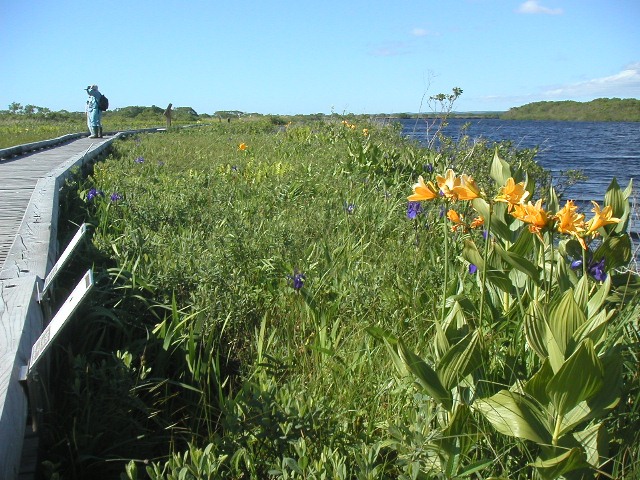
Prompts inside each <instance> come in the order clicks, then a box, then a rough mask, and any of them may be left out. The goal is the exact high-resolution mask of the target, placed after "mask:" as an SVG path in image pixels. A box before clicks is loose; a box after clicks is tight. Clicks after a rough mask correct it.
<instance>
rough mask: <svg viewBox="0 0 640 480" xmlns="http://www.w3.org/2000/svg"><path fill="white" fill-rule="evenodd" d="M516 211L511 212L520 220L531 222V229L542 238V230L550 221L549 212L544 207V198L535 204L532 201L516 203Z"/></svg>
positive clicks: (514, 207)
mask: <svg viewBox="0 0 640 480" xmlns="http://www.w3.org/2000/svg"><path fill="white" fill-rule="evenodd" d="M513 209H514V211H513V212H512V213H511V215H513V216H514V217H516V218H517V219H518V220H521V221H523V222H524V223H528V224H529V231H530V232H531V233H535V234H536V235H537V236H538V238H539V239H540V240H542V235H541V234H540V231H541V230H542V229H543V228H544V227H546V226H547V224H548V223H549V217H548V215H547V212H545V211H544V209H543V208H542V199H540V200H538V201H537V202H536V203H535V204H532V203H531V202H529V203H527V204H522V205H514V206H513Z"/></svg>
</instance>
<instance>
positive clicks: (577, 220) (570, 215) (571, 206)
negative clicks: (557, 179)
mask: <svg viewBox="0 0 640 480" xmlns="http://www.w3.org/2000/svg"><path fill="white" fill-rule="evenodd" d="M555 219H556V220H557V221H558V231H559V232H560V233H564V234H567V235H573V236H574V237H576V240H578V242H580V245H582V248H583V249H584V250H586V249H587V245H586V244H585V243H584V239H583V238H582V235H583V234H584V230H585V228H584V225H585V224H584V215H583V214H581V213H578V206H577V205H576V204H575V203H574V201H573V200H567V203H566V204H565V206H564V207H562V209H561V210H560V211H559V212H558V213H556V215H555Z"/></svg>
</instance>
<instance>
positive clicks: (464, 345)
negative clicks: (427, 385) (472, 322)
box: [437, 331, 482, 390]
mask: <svg viewBox="0 0 640 480" xmlns="http://www.w3.org/2000/svg"><path fill="white" fill-rule="evenodd" d="M478 338H479V337H478V332H477V331H476V332H473V333H470V334H469V335H467V336H466V337H464V338H463V339H462V340H461V341H460V342H458V343H457V344H455V345H454V346H453V347H452V348H451V349H449V351H448V352H447V353H446V354H445V356H444V357H442V359H440V362H439V364H438V367H437V372H438V377H439V378H440V379H441V381H442V385H443V386H444V388H445V389H446V390H451V389H452V388H453V387H455V386H456V385H458V384H459V383H460V381H461V380H462V379H463V378H464V377H466V376H467V375H468V374H469V373H471V372H472V371H473V370H475V369H476V368H478V367H479V366H480V364H481V362H482V356H481V352H480V349H479V348H478Z"/></svg>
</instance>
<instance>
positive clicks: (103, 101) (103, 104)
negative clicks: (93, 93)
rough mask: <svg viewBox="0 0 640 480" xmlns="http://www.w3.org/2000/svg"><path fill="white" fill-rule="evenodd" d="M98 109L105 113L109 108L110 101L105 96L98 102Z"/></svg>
mask: <svg viewBox="0 0 640 480" xmlns="http://www.w3.org/2000/svg"><path fill="white" fill-rule="evenodd" d="M98 108H99V109H100V110H102V111H103V112H104V111H105V110H107V109H108V108H109V99H108V98H107V97H105V96H104V95H100V99H99V100H98Z"/></svg>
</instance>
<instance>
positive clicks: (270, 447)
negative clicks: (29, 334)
mask: <svg viewBox="0 0 640 480" xmlns="http://www.w3.org/2000/svg"><path fill="white" fill-rule="evenodd" d="M495 147H497V149H498V152H499V155H500V156H501V157H502V158H504V159H506V161H507V164H508V165H511V167H512V168H513V169H514V170H515V169H517V168H530V169H534V168H535V165H534V164H533V162H532V158H531V157H532V154H531V152H517V151H514V150H512V149H511V148H509V146H508V145H504V144H503V145H498V146H493V145H483V144H479V145H474V146H472V147H471V146H465V145H453V144H451V143H448V144H445V146H444V147H443V148H442V149H441V150H440V151H439V152H436V151H433V150H427V149H424V148H421V147H419V146H418V145H416V144H414V143H412V142H409V141H407V140H404V139H402V138H400V136H399V135H398V131H397V129H395V128H394V127H392V126H391V127H379V126H378V127H376V126H374V125H367V124H357V125H356V124H355V122H354V121H353V119H345V121H344V122H324V123H317V124H303V125H288V126H287V127H283V128H276V127H274V125H273V124H271V123H267V122H264V123H263V122H246V123H243V122H237V123H234V124H216V125H212V126H209V127H203V128H201V129H197V130H193V129H190V130H183V131H170V132H168V133H165V134H161V135H153V136H145V135H141V136H138V137H137V138H134V139H130V140H127V141H123V142H119V143H117V144H116V145H115V147H114V149H113V151H112V154H111V155H110V157H109V158H107V160H106V161H104V162H101V163H99V164H97V165H95V168H94V171H93V172H92V173H91V175H90V176H89V177H88V178H86V179H84V178H82V177H80V176H78V177H77V178H75V179H74V181H72V182H70V183H69V184H68V185H67V187H66V190H67V193H68V195H67V196H66V198H67V203H66V204H65V206H64V209H65V211H66V212H68V218H69V222H70V223H69V224H70V225H71V224H73V223H79V222H80V221H88V222H90V224H91V225H92V226H93V229H92V230H93V237H92V242H91V244H90V245H87V246H86V248H87V255H85V257H84V258H86V259H89V262H90V263H92V264H93V265H94V267H95V269H96V270H97V271H98V272H99V274H98V275H97V278H98V289H97V292H96V294H95V296H94V297H93V300H92V301H91V302H90V304H87V305H85V306H83V309H82V312H81V313H80V314H79V315H78V320H79V321H77V322H76V325H75V328H74V332H73V334H70V335H68V336H67V337H65V338H64V339H63V341H62V342H61V348H60V349H59V351H58V354H57V356H56V361H55V365H56V366H55V368H54V371H57V372H60V376H59V378H57V379H56V380H57V381H56V383H55V385H56V388H55V390H54V392H53V397H54V405H55V408H54V410H53V411H54V412H55V414H53V415H51V417H50V423H49V424H48V428H47V429H46V431H47V432H48V442H47V445H48V454H47V455H48V463H47V465H48V466H49V468H50V469H51V471H52V472H57V473H58V474H62V475H64V476H65V477H66V478H79V477H87V476H92V478H98V477H101V478H113V476H114V475H117V474H118V473H120V472H125V470H126V475H128V477H129V478H142V477H144V476H145V475H146V476H149V477H151V478H241V477H243V478H247V477H248V478H268V477H274V478H302V477H304V478H454V477H456V478H462V477H471V478H489V477H491V476H494V477H496V476H503V477H509V478H531V476H532V475H539V474H540V473H539V472H540V471H541V470H540V468H537V467H536V468H534V466H533V465H534V463H535V462H536V458H537V456H538V455H539V449H538V447H537V446H536V445H535V444H532V443H531V442H530V441H528V440H522V439H518V438H515V439H514V438H507V437H504V436H501V435H500V434H499V433H497V432H496V431H495V430H494V429H493V428H492V425H491V423H490V422H489V421H487V420H486V419H485V418H484V417H482V415H480V414H479V413H478V412H476V411H472V409H471V408H469V405H471V404H472V398H475V397H478V396H479V397H488V395H489V394H490V393H495V391H497V390H498V388H499V387H500V386H502V385H505V386H506V385H510V384H511V383H513V382H514V381H515V380H516V379H519V378H522V377H521V375H522V373H523V372H531V371H532V368H533V366H536V365H538V362H537V360H536V358H535V354H533V352H531V351H530V350H528V347H527V343H526V339H525V337H524V335H523V333H522V328H521V327H522V324H521V323H520V321H519V320H518V318H517V312H518V310H517V308H514V309H508V311H506V312H504V313H500V312H499V311H498V307H497V305H498V303H492V301H494V300H496V299H498V300H500V301H502V299H504V298H505V297H503V296H500V295H497V294H496V293H491V295H490V297H487V300H485V295H483V293H482V292H483V291H482V290H479V284H478V275H471V274H470V273H469V272H470V270H469V263H470V262H469V253H468V249H467V250H464V248H463V247H464V246H465V245H468V241H469V240H473V241H475V242H477V243H478V244H479V245H480V244H481V242H482V241H483V239H482V233H481V231H476V232H466V233H465V232H462V231H460V230H459V231H458V232H457V233H455V234H451V232H449V228H450V225H449V224H448V223H447V222H448V221H447V219H446V217H445V216H444V215H443V214H444V211H443V209H442V208H441V207H442V206H441V205H439V204H435V203H425V204H423V205H422V207H421V210H420V212H419V213H418V214H417V215H415V218H409V217H408V210H407V201H406V197H407V195H408V193H410V189H409V186H410V185H411V184H413V183H414V182H415V178H416V176H417V175H418V174H426V173H425V172H444V171H445V170H446V169H447V168H449V167H452V166H453V167H455V168H456V170H457V171H461V172H472V173H473V175H474V178H476V179H478V181H483V182H486V185H487V187H486V188H487V189H489V188H493V189H494V192H493V193H494V194H495V193H497V188H496V187H490V185H491V184H490V180H491V167H492V162H491V159H492V158H493V156H494V148H495ZM533 171H534V175H533V176H532V177H531V182H532V184H533V183H537V184H538V185H539V188H541V189H542V188H547V187H548V178H547V177H546V173H545V172H543V171H542V170H538V169H535V170H533ZM464 213H465V214H467V215H468V216H471V214H472V210H471V207H468V210H466V211H464ZM411 216H412V217H413V215H411ZM443 227H445V228H443ZM443 232H447V233H446V234H443ZM444 238H447V239H448V242H443V239H444ZM465 240H466V241H467V243H466V244H465ZM465 252H466V253H465ZM85 267H86V265H85V264H82V262H81V261H78V264H77V265H76V268H77V270H78V271H84V270H83V268H85ZM487 271H488V270H487V269H485V270H482V271H481V272H480V273H481V274H482V275H484V277H483V278H487V275H488V273H487ZM514 278H516V277H514ZM515 281H516V280H514V282H515ZM517 281H518V282H522V281H523V280H522V279H521V278H517ZM631 284H633V279H632V278H630V279H629V285H628V287H629V289H630V288H631V286H632V285H631ZM504 288H507V287H504ZM629 291H631V290H629ZM443 292H445V297H444V298H443V295H442V294H443ZM491 299H492V301H490V300H491ZM443 300H444V303H443ZM485 301H486V302H487V303H486V306H485V307H484V308H485V310H484V313H482V312H483V310H482V308H483V307H480V314H479V315H478V310H477V307H478V306H479V305H483V303H484V302H485ZM612 302H614V304H615V305H618V307H616V308H618V309H619V315H618V318H619V320H618V321H617V322H616V324H615V328H616V329H618V330H617V331H618V332H619V333H620V335H619V336H618V337H617V338H624V339H625V341H624V344H625V345H628V346H629V347H628V348H627V349H626V350H625V352H626V353H625V355H629V356H626V357H625V359H627V360H628V362H629V363H625V369H626V370H625V372H626V374H625V377H624V378H625V380H626V382H627V383H625V386H624V391H623V394H622V396H623V402H622V405H623V406H622V407H621V408H619V409H618V410H617V411H615V413H612V414H611V418H610V422H609V425H610V426H609V430H610V432H609V433H610V434H611V436H612V438H613V443H614V446H615V448H614V449H613V451H614V454H613V456H612V458H613V460H612V461H610V462H608V463H607V466H606V468H605V469H609V471H610V472H614V473H615V474H616V475H619V476H620V472H624V475H626V478H633V477H632V476H631V475H632V473H631V472H634V471H636V470H634V469H637V462H638V457H637V456H638V451H637V448H634V447H630V448H629V447H626V446H629V445H634V443H633V442H635V444H636V445H637V440H638V438H637V435H638V433H637V429H636V430H635V431H634V430H633V428H630V426H629V424H628V423H629V422H630V423H631V425H636V424H637V420H638V415H637V412H636V410H635V409H636V407H635V405H637V396H638V379H637V376H635V375H636V374H637V372H634V371H633V367H632V363H631V362H632V358H633V355H637V312H638V302H637V295H635V296H632V297H631V298H627V299H625V301H624V302H622V303H620V302H619V303H615V301H614V300H612ZM500 305H502V303H500ZM512 305H513V306H514V307H517V305H518V303H517V302H515V301H514V302H513V303H512ZM443 312H444V314H445V315H446V316H447V318H446V325H449V327H446V326H445V323H443V321H444V320H445V319H444V318H443ZM491 317H493V320H491V321H489V320H488V319H490V318H491ZM498 318H499V319H500V321H498ZM476 325H482V329H481V330H480V332H482V333H481V335H477V334H475V336H473V335H474V334H473V330H474V328H475V326H476ZM634 338H635V340H634ZM462 340H464V341H463V343H462V344H460V347H455V348H457V349H458V350H460V351H462V350H461V349H464V351H468V352H469V355H470V357H469V358H475V355H476V353H475V352H476V350H475V347H474V348H473V349H472V348H466V347H465V346H464V343H465V342H470V344H473V345H476V344H478V345H491V348H490V349H489V350H486V352H485V351H484V350H483V352H484V353H483V354H482V355H483V356H482V358H480V357H478V358H477V359H476V361H477V362H481V363H482V365H485V366H486V370H487V371H490V372H493V373H491V375H492V377H491V378H490V381H491V382H493V383H492V384H491V385H489V384H488V383H484V384H483V383H482V382H480V383H478V384H474V381H475V380H472V378H476V377H474V375H475V373H474V372H476V370H475V367H477V366H478V365H479V364H480V363H478V364H477V365H475V364H474V369H473V371H471V370H469V371H467V370H466V368H467V367H466V366H461V367H460V368H461V370H460V373H462V372H465V373H464V375H463V376H464V377H465V380H464V382H466V383H465V384H464V387H461V386H459V385H458V384H457V383H456V386H455V388H454V390H456V391H459V392H460V393H459V394H460V395H463V397H464V396H465V395H466V396H467V397H464V398H466V400H465V401H461V400H456V401H461V403H462V404H464V405H466V406H465V407H464V408H462V409H458V410H455V412H457V413H456V415H454V416H451V414H452V413H453V412H454V411H453V410H450V411H445V410H446V409H445V410H443V409H442V405H440V403H439V402H438V401H437V399H438V396H437V395H434V391H433V390H432V389H431V390H430V389H429V388H427V389H426V390H425V389H424V388H419V389H418V390H415V389H414V387H413V385H412V384H413V383H414V381H415V378H412V375H410V373H411V371H413V369H414V367H415V365H417V364H418V363H419V362H418V360H417V359H418V358H436V359H438V358H441V357H442V356H443V355H445V352H446V351H447V350H448V348H449V347H452V346H453V345H455V344H457V342H460V341H462ZM634 342H636V343H635V344H634ZM400 344H402V345H404V346H405V347H403V348H404V350H400V351H398V350H396V346H397V345H400ZM414 351H416V352H419V355H417V356H416V358H415V361H411V362H409V363H408V364H407V365H408V367H407V365H404V364H403V359H404V360H406V359H407V358H409V359H410V358H413V357H412V355H415V354H413V353H411V352H414ZM398 352H399V353H400V354H402V355H401V356H398ZM487 352H491V353H490V355H491V356H490V357H489V356H486V355H485V353H487ZM452 355H453V354H449V357H451V356H452ZM445 356H446V355H445ZM447 358H448V357H447ZM398 371H400V372H404V373H403V374H402V375H399V374H398V373H397V372H398ZM498 372H499V373H498ZM467 377H468V378H467ZM418 380H419V382H422V383H423V384H424V379H423V378H421V377H420V376H418ZM486 381H487V380H485V382H486ZM427 383H428V382H427ZM423 386H424V385H423ZM476 390H477V392H476V393H474V391H476ZM443 398H444V397H443ZM456 398H457V397H456ZM445 403H446V402H445ZM456 429H458V430H456ZM453 452H456V453H453ZM495 459H498V460H497V461H493V460H495ZM582 474H584V475H590V474H591V473H589V471H587V473H585V472H584V471H583V472H582V473H581V475H582ZM612 474H613V473H612ZM185 476H186V477H185ZM620 478H624V476H621V477H620Z"/></svg>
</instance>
